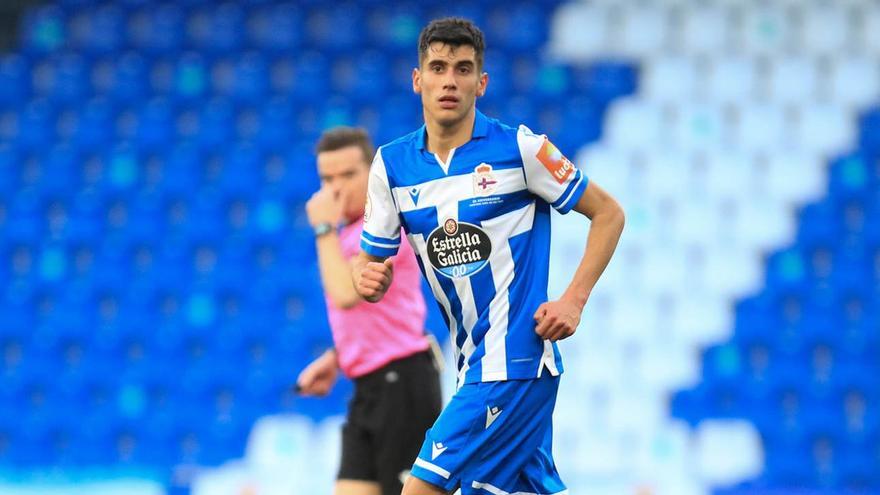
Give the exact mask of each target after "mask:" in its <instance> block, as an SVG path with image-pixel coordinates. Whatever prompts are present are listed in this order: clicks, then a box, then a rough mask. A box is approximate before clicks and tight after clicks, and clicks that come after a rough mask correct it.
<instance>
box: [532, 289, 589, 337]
mask: <svg viewBox="0 0 880 495" xmlns="http://www.w3.org/2000/svg"><path fill="white" fill-rule="evenodd" d="M581 311H583V308H581V307H579V306H578V305H577V304H575V303H573V302H570V301H566V300H564V299H560V300H558V301H548V302H545V303H544V304H542V305H540V306H538V310H537V311H535V323H537V326H536V327H535V333H537V334H538V336H540V337H541V338H542V339H544V340H549V341H551V342H556V341H557V340H562V339H565V338H568V337H571V336H572V335H574V331H575V330H577V327H578V324H579V323H580V322H581Z"/></svg>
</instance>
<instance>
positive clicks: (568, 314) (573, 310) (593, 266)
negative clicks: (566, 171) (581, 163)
mask: <svg viewBox="0 0 880 495" xmlns="http://www.w3.org/2000/svg"><path fill="white" fill-rule="evenodd" d="M574 210H575V211H577V212H578V213H580V214H582V215H584V216H585V217H587V218H589V219H590V221H591V223H590V233H589V236H588V237H587V246H586V248H585V249H584V255H583V257H582V258H581V261H580V264H579V265H578V268H577V270H576V271H575V274H574V277H573V278H572V280H571V283H570V284H569V285H568V288H567V289H566V290H565V292H564V293H563V294H562V296H561V297H560V298H559V299H558V300H556V301H548V302H546V303H544V304H542V305H541V306H539V307H538V310H537V311H536V312H535V321H536V322H537V323H538V325H537V327H536V328H535V332H536V333H537V334H538V335H540V336H541V337H542V338H544V339H548V340H551V341H557V340H562V339H564V338H567V337H570V336H572V335H573V334H574V332H575V330H576V329H577V327H578V324H579V323H580V321H581V313H583V310H584V305H586V303H587V300H588V299H589V298H590V293H591V292H592V290H593V287H594V286H595V285H596V282H597V281H598V280H599V276H601V275H602V272H603V271H605V267H606V266H608V261H609V260H611V256H612V255H613V254H614V250H615V249H616V248H617V241H618V240H619V239H620V234H621V233H622V232H623V224H624V220H625V215H624V213H623V208H621V207H620V205H619V204H618V203H617V201H616V200H615V199H614V198H613V197H611V195H610V194H608V193H607V192H605V191H604V190H603V189H602V188H601V187H599V186H598V185H596V184H595V183H594V182H590V183H589V184H588V185H587V189H586V190H585V191H584V194H583V195H582V196H581V198H580V199H579V200H578V202H577V204H576V205H575V206H574Z"/></svg>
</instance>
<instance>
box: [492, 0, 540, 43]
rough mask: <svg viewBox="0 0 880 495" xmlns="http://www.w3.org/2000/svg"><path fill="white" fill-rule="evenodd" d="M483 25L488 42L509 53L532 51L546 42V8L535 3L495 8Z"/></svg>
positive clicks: (505, 5)
mask: <svg viewBox="0 0 880 495" xmlns="http://www.w3.org/2000/svg"><path fill="white" fill-rule="evenodd" d="M486 20H487V22H486V24H485V26H484V29H485V30H486V31H485V32H486V37H487V42H488V43H489V44H490V45H497V46H502V47H504V48H505V49H507V50H511V51H520V50H532V49H534V48H535V47H537V46H541V45H542V44H543V43H544V41H545V40H546V39H547V21H546V17H545V14H544V8H543V7H541V6H539V5H535V4H534V3H526V2H523V3H516V4H513V5H509V4H504V5H498V6H496V7H495V8H493V9H492V10H491V11H490V13H489V15H488V17H487V19H486Z"/></svg>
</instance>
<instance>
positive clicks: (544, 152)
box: [535, 138, 574, 184]
mask: <svg viewBox="0 0 880 495" xmlns="http://www.w3.org/2000/svg"><path fill="white" fill-rule="evenodd" d="M535 157H536V158H537V159H538V161H539V162H541V164H542V165H544V168H546V169H547V171H548V172H550V175H552V176H553V178H554V179H556V182H558V183H560V184H565V180H566V179H568V176H569V175H571V174H572V172H574V164H573V163H571V162H570V161H569V160H568V158H566V157H565V156H564V155H563V154H562V152H561V151H559V148H557V147H556V146H554V145H553V143H551V142H550V140H549V139H547V138H544V144H543V145H541V149H539V150H538V154H537V155H535Z"/></svg>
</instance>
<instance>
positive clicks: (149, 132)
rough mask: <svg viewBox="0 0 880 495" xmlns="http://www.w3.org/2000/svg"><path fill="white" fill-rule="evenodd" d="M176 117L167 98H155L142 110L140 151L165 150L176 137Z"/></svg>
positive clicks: (139, 136) (140, 114) (137, 138)
mask: <svg viewBox="0 0 880 495" xmlns="http://www.w3.org/2000/svg"><path fill="white" fill-rule="evenodd" d="M174 116H175V110H174V107H173V106H172V104H171V102H170V101H168V100H167V99H165V98H154V99H152V100H150V101H149V102H148V103H147V104H146V105H145V106H144V107H143V108H141V109H140V111H139V112H138V119H137V120H138V128H137V136H136V143H137V146H138V147H139V148H140V150H142V151H159V150H162V149H165V148H166V147H167V146H168V143H169V142H171V141H172V139H173V137H174ZM133 172H137V171H136V170H134V171H133Z"/></svg>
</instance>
